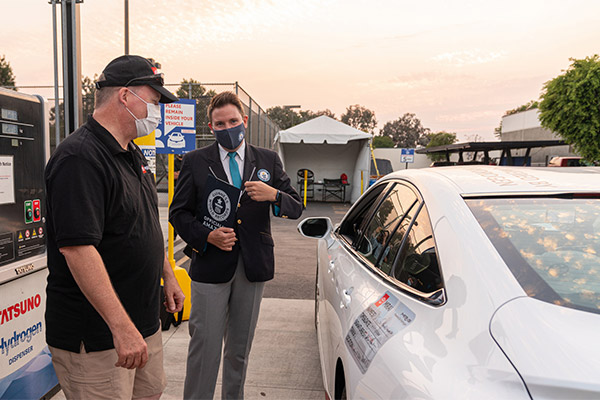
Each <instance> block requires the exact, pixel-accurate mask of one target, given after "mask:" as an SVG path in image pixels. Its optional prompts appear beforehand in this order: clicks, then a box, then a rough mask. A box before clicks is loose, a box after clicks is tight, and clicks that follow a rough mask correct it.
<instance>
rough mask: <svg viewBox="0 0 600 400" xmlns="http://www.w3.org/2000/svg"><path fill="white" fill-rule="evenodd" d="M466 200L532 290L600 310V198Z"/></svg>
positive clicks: (540, 295)
mask: <svg viewBox="0 0 600 400" xmlns="http://www.w3.org/2000/svg"><path fill="white" fill-rule="evenodd" d="M466 202H467V204H468V206H469V208H470V209H471V211H472V212H473V214H474V215H475V217H476V218H477V220H478V222H479V224H480V225H481V227H482V228H483V230H484V231H485V233H486V234H487V236H488V237H489V238H490V240H491V242H492V243H493V244H494V246H495V247H496V249H497V250H498V253H499V254H500V256H502V258H503V259H504V261H505V262H506V264H507V265H508V267H509V268H510V270H511V272H512V273H513V275H514V276H515V278H516V279H517V280H518V281H519V283H520V284H521V286H522V287H523V289H524V290H525V292H526V293H527V294H528V295H529V296H531V297H534V298H538V299H540V300H544V301H547V302H551V303H554V304H558V305H561V306H566V307H573V308H577V309H581V310H585V311H590V312H594V313H600V198H597V197H577V196H570V197H567V196H565V197H560V198H557V197H554V198H546V197H544V198H494V199H467V200H466Z"/></svg>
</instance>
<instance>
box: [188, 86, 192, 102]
mask: <svg viewBox="0 0 600 400" xmlns="http://www.w3.org/2000/svg"><path fill="white" fill-rule="evenodd" d="M191 98H192V82H189V83H188V99H191Z"/></svg>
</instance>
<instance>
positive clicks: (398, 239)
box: [377, 199, 419, 275]
mask: <svg viewBox="0 0 600 400" xmlns="http://www.w3.org/2000/svg"><path fill="white" fill-rule="evenodd" d="M418 209H419V202H418V200H417V199H415V201H413V203H412V204H410V205H409V206H408V208H407V210H406V212H405V215H404V217H403V218H402V219H401V221H400V224H399V225H398V226H397V227H396V230H395V231H394V233H393V235H392V237H391V239H390V240H389V242H388V245H387V247H386V249H385V251H384V254H385V257H382V258H381V259H380V261H379V264H378V265H377V268H379V269H380V270H381V271H382V272H383V273H384V274H386V275H390V273H391V272H392V267H393V266H394V261H395V259H396V256H397V255H398V251H400V248H401V247H402V243H403V240H404V236H405V235H406V232H407V230H408V228H409V226H410V224H411V222H412V220H413V219H414V217H415V215H416V213H417V210H418Z"/></svg>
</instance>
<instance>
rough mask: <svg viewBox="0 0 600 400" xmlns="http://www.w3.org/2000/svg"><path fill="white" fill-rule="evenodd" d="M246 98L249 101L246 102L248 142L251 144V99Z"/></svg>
mask: <svg viewBox="0 0 600 400" xmlns="http://www.w3.org/2000/svg"><path fill="white" fill-rule="evenodd" d="M236 84H237V82H236ZM236 86H237V85H236ZM248 98H249V99H250V100H248V140H249V141H250V143H252V136H253V135H252V133H253V132H252V97H250V96H248ZM256 144H258V143H256Z"/></svg>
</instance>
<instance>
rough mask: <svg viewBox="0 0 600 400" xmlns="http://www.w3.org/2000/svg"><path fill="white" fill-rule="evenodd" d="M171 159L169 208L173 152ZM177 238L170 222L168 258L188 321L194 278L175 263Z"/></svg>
mask: <svg viewBox="0 0 600 400" xmlns="http://www.w3.org/2000/svg"><path fill="white" fill-rule="evenodd" d="M167 158H168V160H169V172H168V178H167V182H168V192H169V208H171V202H172V201H173V194H174V192H175V173H174V172H175V156H174V155H173V154H169V155H168V157H167ZM174 239H175V230H174V229H173V225H171V223H169V241H168V242H169V244H168V252H167V259H168V260H169V264H171V268H173V273H174V274H175V278H176V279H177V282H178V283H179V286H180V287H181V290H182V291H183V294H184V295H185V300H184V301H183V321H187V320H188V319H190V309H191V308H192V302H191V300H190V298H191V286H192V280H191V279H190V276H189V275H188V273H187V271H186V270H185V269H183V268H181V267H178V266H177V265H175V256H174V254H173V252H174V250H173V242H174Z"/></svg>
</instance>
